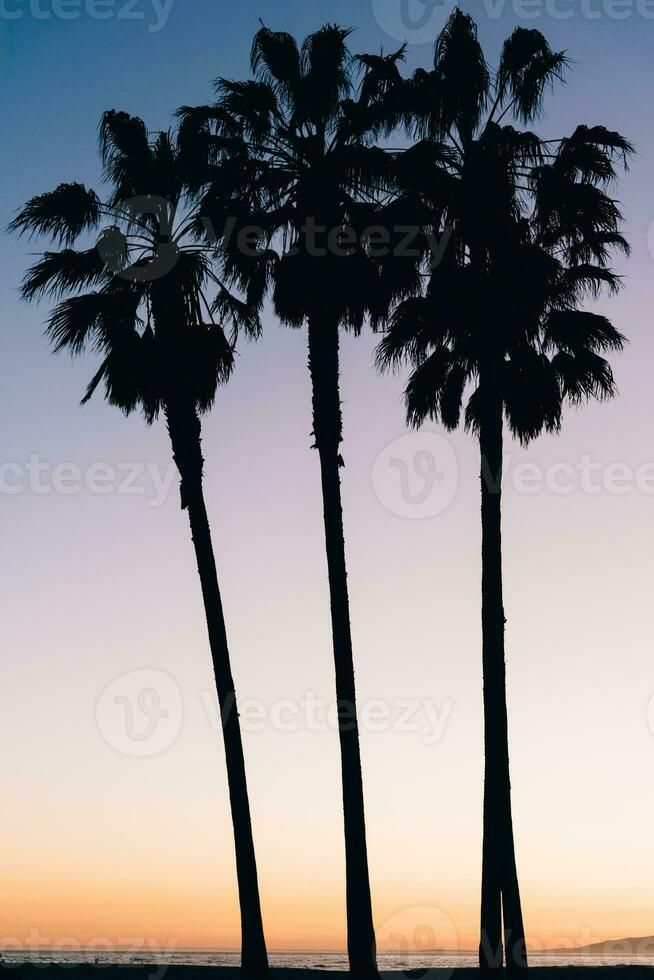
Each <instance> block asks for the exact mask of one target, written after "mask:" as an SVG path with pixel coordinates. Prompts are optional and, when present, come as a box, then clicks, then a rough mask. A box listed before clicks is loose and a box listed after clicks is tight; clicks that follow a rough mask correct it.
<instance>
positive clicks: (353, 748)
mask: <svg viewBox="0 0 654 980" xmlns="http://www.w3.org/2000/svg"><path fill="white" fill-rule="evenodd" d="M338 355H339V336H338V322H337V321H331V320H329V319H322V318H320V317H311V318H310V320H309V371H310V374H311V382H312V398H313V427H314V436H315V447H316V448H317V450H318V454H319V457H320V472H321V478H322V499H323V514H324V524H325V545H326V551H327V570H328V577H329V594H330V602H331V622H332V639H333V648H334V666H335V671H336V699H337V705H338V734H339V740H340V749H341V778H342V787H343V819H344V830H345V876H346V910H347V949H348V957H349V962H350V970H351V971H352V973H353V974H354V975H355V976H356V977H357V978H361V980H370V978H376V977H377V976H378V973H377V954H376V941H375V930H374V925H373V917H372V901H371V896H370V877H369V872H368V849H367V844H366V827H365V813H364V801H363V778H362V774H361V753H360V747H359V728H358V722H357V711H356V691H355V681H354V663H353V659H352V635H351V629H350V607H349V598H348V588H347V569H346V563H345V538H344V533H343V509H342V503H341V480H340V467H341V466H342V465H343V464H342V459H341V456H340V453H339V447H340V443H341V435H342V419H341V405H340V395H339V365H338Z"/></svg>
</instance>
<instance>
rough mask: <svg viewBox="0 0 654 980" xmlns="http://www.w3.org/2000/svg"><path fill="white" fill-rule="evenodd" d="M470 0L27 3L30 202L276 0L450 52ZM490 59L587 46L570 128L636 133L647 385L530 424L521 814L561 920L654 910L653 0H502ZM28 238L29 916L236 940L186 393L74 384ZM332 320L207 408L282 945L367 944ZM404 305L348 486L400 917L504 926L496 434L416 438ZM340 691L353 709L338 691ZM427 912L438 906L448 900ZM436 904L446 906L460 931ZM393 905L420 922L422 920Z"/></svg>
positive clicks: (19, 679) (285, 336) (364, 356)
mask: <svg viewBox="0 0 654 980" xmlns="http://www.w3.org/2000/svg"><path fill="white" fill-rule="evenodd" d="M451 7H452V5H451V3H450V2H449V0H440V2H438V0H436V2H435V3H432V2H430V3H429V4H428V5H425V4H423V3H422V0H403V3H401V2H400V0H347V2H346V0H311V2H307V0H275V2H272V0H240V2H239V3H233V2H232V3H227V2H225V0H173V3H172V5H171V4H170V3H168V4H161V3H157V2H153V0H136V2H134V0H129V3H127V0H115V2H114V0H101V2H98V0H60V2H57V0H24V2H20V0H0V39H1V43H0V80H1V89H0V98H1V99H2V119H3V134H2V141H1V144H0V154H1V159H2V173H3V180H2V184H1V186H0V219H1V221H2V224H3V226H4V225H6V224H7V223H8V222H9V220H10V219H11V217H12V215H13V214H14V213H15V211H16V209H17V208H18V207H19V206H20V205H21V204H22V203H24V202H25V201H26V200H27V199H28V198H29V197H31V196H32V195H34V194H37V193H40V192H42V191H45V190H47V189H50V188H53V187H54V186H56V185H57V184H58V183H59V182H60V181H64V180H68V181H70V180H80V181H84V182H88V183H90V184H93V185H95V186H96V187H97V186H99V184H100V168H99V163H98V158H97V125H98V121H99V118H100V115H101V113H102V112H103V111H104V110H106V109H108V108H117V109H125V110H128V111H129V112H131V113H133V114H138V115H141V116H142V117H143V118H144V119H145V120H146V122H147V124H148V125H149V127H150V128H151V129H154V130H157V129H163V128H167V127H168V125H169V124H170V119H171V115H172V113H173V112H174V111H175V109H176V108H177V107H178V106H180V105H182V104H191V105H192V104H197V103H201V102H205V101H207V100H208V99H209V98H210V95H211V84H212V81H213V80H214V79H215V78H217V77H218V76H226V77H236V78H244V77H247V76H248V73H249V67H248V57H249V47H250V43H251V38H252V35H253V33H254V31H255V30H256V29H257V27H258V24H259V18H261V19H262V20H263V21H264V22H265V23H266V24H267V25H268V26H270V27H272V28H275V29H283V30H287V31H290V32H292V33H293V34H294V35H295V36H296V37H298V38H302V37H303V36H304V35H305V34H307V33H309V32H310V31H312V30H315V29H317V28H318V27H320V26H321V25H322V24H323V23H325V22H327V21H329V22H337V23H340V24H344V25H347V26H351V27H353V28H356V30H355V31H354V33H353V35H352V38H351V46H352V49H353V50H354V51H356V52H370V51H375V52H377V51H379V50H380V48H381V47H383V48H384V50H392V49H394V48H396V47H398V46H399V44H400V43H402V42H403V41H404V40H406V41H407V42H408V48H407V70H409V69H413V68H414V67H417V66H419V65H422V66H425V67H426V66H428V65H429V62H430V58H431V53H432V44H433V39H434V37H435V35H436V33H437V32H438V30H439V29H440V28H441V27H442V25H443V23H444V21H445V19H446V17H447V15H448V13H449V12H450V10H451ZM464 9H466V10H470V12H472V13H474V15H475V17H476V18H477V21H478V25H479V35H480V38H481V40H482V43H483V44H484V47H485V50H486V52H487V57H488V60H489V61H490V62H491V63H495V62H496V58H497V54H498V51H499V49H500V45H501V43H502V41H503V39H504V38H505V37H506V36H507V35H508V34H509V33H510V32H511V30H512V29H513V28H514V27H515V26H516V25H521V26H526V27H537V28H538V29H540V30H542V31H543V32H544V33H545V34H546V36H547V38H548V40H549V41H550V43H551V45H552V46H553V47H555V48H557V49H560V48H565V49H567V50H568V53H569V56H570V58H571V61H572V64H571V67H570V69H569V71H568V73H567V76H566V84H565V85H564V86H561V87H559V88H557V90H556V92H555V93H554V94H553V95H552V96H551V97H550V98H548V100H547V102H546V113H545V116H544V118H543V120H542V121H541V122H540V123H539V127H538V128H539V132H541V133H542V134H543V135H546V136H548V137H550V138H552V137H560V136H563V135H565V134H566V133H569V132H571V130H572V129H573V128H574V126H575V125H576V124H577V123H582V122H583V123H587V124H594V123H600V124H603V125H606V126H607V127H609V128H612V129H619V130H620V131H621V132H622V133H623V134H624V135H625V136H627V137H628V138H629V139H630V140H632V141H633V143H634V144H635V146H636V148H637V151H638V152H637V155H636V156H635V157H634V159H633V162H632V166H631V169H630V172H629V173H628V174H627V175H626V176H625V178H624V180H622V182H621V186H620V188H619V190H618V192H617V196H618V197H619V198H620V200H621V202H622V206H623V210H624V214H625V234H626V235H627V238H628V239H629V240H630V242H631V244H632V248H633V253H632V257H631V259H630V260H629V261H628V262H626V261H625V260H623V259H620V261H619V263H618V264H617V268H618V270H619V271H620V272H621V273H623V275H624V289H623V291H622V292H621V294H620V295H619V296H618V297H617V298H615V299H611V300H610V301H609V300H602V301H601V302H600V303H599V307H598V308H599V309H601V310H602V311H603V312H606V313H607V314H609V315H610V316H611V318H612V319H613V322H614V323H615V324H616V326H617V327H618V328H619V329H620V330H621V331H622V332H623V333H625V334H626V335H627V336H628V338H629V340H630V344H629V347H628V349H627V350H626V351H625V352H624V353H623V354H621V355H619V356H617V357H616V358H615V363H614V367H615V373H616V379H617V383H618V386H619V389H620V395H619V397H618V398H617V399H615V400H614V401H613V402H611V403H608V404H603V405H600V406H589V407H587V408H584V409H580V410H578V411H573V410H570V411H569V412H567V414H566V417H565V425H564V430H563V432H562V434H561V435H559V436H556V437H555V436H544V437H542V438H540V439H538V440H537V441H535V442H534V443H533V444H532V445H531V446H530V447H529V448H528V449H526V450H524V449H520V448H519V447H517V446H515V445H510V444H507V466H506V473H505V480H504V488H505V498H504V502H505V512H504V571H505V603H506V612H507V619H508V624H507V657H508V703H509V723H510V739H511V753H512V755H511V762H512V784H513V799H514V822H515V833H516V847H517V856H518V865H519V869H520V878H521V885H522V891H523V902H524V909H525V920H526V929H527V935H528V937H529V940H530V943H531V945H532V947H533V948H542V947H546V946H548V945H550V946H562V945H579V944H582V943H584V942H589V941H595V940H601V939H604V938H607V937H618V936H626V935H632V936H633V935H650V934H651V933H653V932H654V924H653V922H652V919H651V909H652V907H653V904H654V903H653V899H654V854H653V852H652V846H651V813H652V808H653V806H654V775H653V773H654V767H653V762H654V701H652V697H653V696H654V657H653V650H652V635H653V623H652V611H651V610H652V602H651V596H652V591H653V589H654V440H653V438H652V426H651V418H652V409H653V407H654V405H653V402H654V395H653V394H652V386H651V369H650V365H651V364H652V363H653V362H654V335H653V333H652V330H651V327H650V322H651V316H652V309H653V307H654V304H653V302H652V300H653V296H652V293H653V287H652V282H653V276H652V273H653V271H654V264H653V262H654V259H653V257H652V251H651V249H652V248H654V230H653V229H654V225H653V224H652V222H654V195H653V193H652V182H651V173H652V166H653V165H654V135H653V127H652V122H651V120H652V113H651V92H652V91H654V62H653V61H652V57H651V51H652V37H653V32H654V19H653V18H654V4H652V3H648V2H647V0H638V2H637V0H633V3H632V2H630V0H584V2H580V0H556V2H555V0H523V2H520V0H507V2H505V3H503V2H501V0H484V2H483V3H480V2H477V3H475V5H474V10H472V9H471V7H470V6H469V5H468V4H464ZM38 248H39V245H38V244H35V243H33V242H32V243H30V242H28V241H23V240H18V239H16V238H15V237H10V236H7V235H2V236H0V323H1V324H2V330H1V331H0V393H1V395H0V397H1V401H2V411H1V412H0V555H1V556H2V561H1V562H0V603H1V614H0V637H1V640H0V671H1V673H0V678H1V682H0V736H1V744H2V783H3V805H2V807H0V838H1V839H2V842H3V848H2V849H3V859H2V862H1V866H0V946H10V945H13V946H18V947H26V946H27V947H28V948H29V947H31V946H37V945H39V944H41V945H47V946H52V945H57V944H59V945H61V944H63V945H66V944H68V945H77V946H79V945H81V946H85V945H100V944H121V945H140V946H150V947H152V948H162V947H165V948H168V949H172V948H182V947H210V948H220V949H231V948H235V947H237V946H238V940H239V929H238V905H237V896H236V885H235V872H234V862H233V856H232V839H231V827H230V819H229V811H228V801H227V790H226V777H225V769H224V757H223V749H222V742H221V736H220V733H219V731H218V730H217V728H216V717H215V708H214V701H213V698H212V693H211V692H212V676H211V668H210V660H209V651H208V644H207V638H206V633H205V625H204V619H203V614H202V608H201V595H200V589H199V582H198V580H197V574H196V571H195V564H194V557H193V550H192V545H191V540H190V534H189V531H188V526H187V519H186V516H185V515H184V514H183V513H182V512H181V510H180V507H179V497H178V491H177V482H176V478H175V474H174V471H173V469H172V467H171V460H170V450H169V446H168V442H167V438H166V434H165V431H164V428H163V426H162V424H161V423H157V424H155V425H154V426H153V427H152V428H148V427H147V426H146V425H145V423H144V422H143V421H142V420H141V419H140V418H138V417H131V418H129V419H126V418H124V417H123V416H122V415H121V414H120V413H119V412H117V411H116V410H115V409H112V408H110V407H108V406H106V405H105V404H104V403H103V401H102V399H101V398H98V399H96V400H94V402H92V403H91V404H90V405H88V406H86V407H84V408H83V409H82V408H80V407H79V400H80V397H81V395H82V393H83V390H84V386H85V384H86V382H87V381H88V379H89V378H90V376H91V374H92V373H93V371H94V369H95V366H96V364H95V361H94V360H93V357H91V356H89V357H85V358H82V359H80V360H78V361H75V362H74V363H71V362H70V361H69V360H68V358H67V357H66V356H58V357H53V356H52V355H51V354H50V353H49V350H48V344H47V342H46V340H45V339H44V337H43V323H44V319H45V317H46V315H47V310H48V306H47V303H43V304H41V305H40V306H32V307H28V306H26V305H24V304H22V303H21V302H20V301H19V298H18V284H19V283H20V280H21V276H22V274H23V272H24V270H25V268H26V266H27V264H28V263H29V262H30V258H31V257H32V256H33V253H34V252H35V251H37V250H38ZM305 341H306V337H305V335H304V332H300V331H291V330H288V329H285V328H282V327H281V326H280V325H279V324H278V323H276V322H275V319H274V317H273V316H272V314H271V313H270V312H266V315H265V323H264V332H263V337H262V339H261V340H260V341H259V342H258V343H257V344H253V345H248V346H245V347H243V348H242V349H241V351H240V356H239V358H238V365H237V370H236V372H235V374H234V377H233V379H232V380H231V381H230V383H229V385H228V386H227V387H226V388H225V389H224V390H222V391H221V392H220V394H219V397H218V400H217V403H216V406H215V409H214V411H213V412H212V414H211V416H210V417H209V418H208V419H207V420H206V422H205V425H204V450H205V456H206V460H207V463H206V495H207V505H208V509H209V513H210V518H211V523H212V529H213V533H214V539H215V548H216V553H217V560H218V567H219V574H220V579H221V586H222V589H223V598H224V604H225V610H226V615H227V621H228V630H229V637H230V643H231V651H232V657H233V667H234V673H235V677H236V682H237V688H238V692H239V696H240V702H241V711H242V722H243V727H244V741H245V750H246V758H247V768H248V777H249V787H250V796H251V803H252V810H253V823H254V832H255V840H256V845H257V854H258V860H259V873H260V880H261V889H262V898H263V911H264V919H265V927H266V933H267V937H268V942H269V946H270V948H271V949H277V950H282V949H284V950H288V949H326V950H328V949H334V950H337V949H342V948H343V947H344V932H345V925H344V867H343V864H344V861H343V846H342V817H341V810H340V786H339V763H338V739H337V734H336V731H335V728H334V725H333V713H332V708H331V707H330V706H332V705H333V701H334V680H333V667H332V659H331V642H330V630H329V600H328V591H327V577H326V566H325V558H324V550H323V531H322V517H321V502H320V487H319V473H318V460H317V457H316V454H315V452H312V451H311V449H310V445H311V438H310V432H311V421H310V392H309V385H308V378H307V370H306V349H305ZM375 344H376V338H375V337H374V336H372V335H371V334H369V333H364V334H363V335H362V336H361V337H360V338H358V339H354V338H350V337H347V338H345V339H344V341H343V347H342V398H343V410H344V423H345V438H344V445H343V455H344V458H345V463H346V466H345V469H344V470H343V471H342V476H343V495H344V510H345V529H346V537H347V549H348V563H349V582H350V590H351V606H352V628H353V637H354V651H355V661H356V671H357V683H358V693H359V700H360V708H361V712H362V736H361V742H362V754H363V766H364V780H365V794H366V813H367V820H368V838H369V852H370V853H369V857H370V871H371V883H372V892H373V903H374V912H375V922H376V926H377V930H378V935H379V941H380V946H381V948H388V947H394V948H397V946H398V943H399V944H406V945H407V946H408V948H416V946H419V944H420V942H421V937H422V936H424V935H428V936H433V937H435V944H436V945H439V946H447V947H449V948H452V947H458V948H461V949H465V948H471V947H474V945H475V944H476V942H477V924H478V903H479V887H480V864H481V803H482V751H483V746H482V706H481V636H480V632H481V630H480V527H479V500H478V486H479V484H478V475H477V470H478V460H477V455H476V447H475V444H474V441H473V440H472V439H470V438H469V437H467V436H466V435H465V434H463V433H457V434H455V435H454V436H445V435H444V434H443V433H442V432H440V431H439V430H438V429H437V428H436V427H435V426H429V425H428V426H425V427H424V428H423V429H422V430H421V431H420V432H419V433H414V434H408V433H407V430H406V427H405V421H404V412H403V406H402V398H401V394H402V378H401V377H394V376H385V377H379V376H378V375H377V374H376V373H375V371H374V369H373V364H372V357H373V351H374V347H375ZM330 719H331V720H330ZM425 929H426V930H427V931H426V932H425ZM429 930H432V932H429ZM398 937H400V938H399V939H398Z"/></svg>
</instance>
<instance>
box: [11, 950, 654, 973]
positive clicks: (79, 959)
mask: <svg viewBox="0 0 654 980" xmlns="http://www.w3.org/2000/svg"><path fill="white" fill-rule="evenodd" d="M1 956H2V963H3V964H4V965H6V966H10V965H12V964H19V963H35V964H39V965H44V966H45V965H46V964H51V963H57V964H61V965H67V966H78V965H82V964H96V965H97V966H98V967H102V966H109V965H123V966H150V965H152V966H159V967H161V968H163V967H166V966H238V965H239V959H240V957H239V954H238V953H236V952H233V953H230V952H214V951H207V950H175V951H172V952H171V951H168V952H164V951H161V952H156V951H154V952H153V951H149V950H138V951H126V950H106V949H104V950H95V949H84V950H70V949H68V950H63V949H61V950H20V951H19V950H5V951H3V952H2V953H1ZM378 962H379V969H380V973H381V974H382V978H383V976H384V974H385V973H395V974H397V973H407V974H409V975H410V978H411V980H420V974H421V973H423V978H424V980H428V977H427V976H426V973H427V971H429V970H430V969H455V968H456V967H475V966H477V957H476V955H475V954H473V953H465V952H461V953H438V954H433V953H432V954H429V953H426V954H422V953H412V954H410V955H408V956H407V955H398V954H395V953H380V955H379V957H378ZM529 962H530V964H531V965H532V966H620V965H639V966H654V955H652V954H648V955H640V956H638V955H631V956H630V955H619V956H618V955H612V956H574V955H571V956H567V955H561V954H557V955H549V956H548V955H547V954H542V953H540V954H539V953H533V954H532V955H531V956H530V958H529ZM270 965H271V966H273V967H285V968H289V967H290V968H293V969H298V970H300V969H312V970H325V972H330V971H335V970H343V971H346V970H347V957H346V956H345V954H343V953H320V952H315V953H271V954H270ZM157 972H158V975H159V977H161V976H162V975H163V972H164V971H163V969H161V970H159V971H157Z"/></svg>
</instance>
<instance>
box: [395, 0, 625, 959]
mask: <svg viewBox="0 0 654 980" xmlns="http://www.w3.org/2000/svg"><path fill="white" fill-rule="evenodd" d="M564 66H565V55H564V54H563V53H562V52H558V53H557V52H552V51H551V50H550V48H549V47H548V45H547V42H546V41H545V39H544V38H543V36H542V35H541V34H540V33H539V32H538V31H532V30H524V29H522V28H518V29H517V30H515V31H514V33H513V34H512V35H511V36H510V37H509V38H508V39H507V41H506V42H505V44H504V47H503V50H502V55H501V59H500V63H499V67H498V70H497V71H496V72H495V73H491V72H490V71H489V69H488V67H487V65H486V62H485V59H484V55H483V52H482V49H481V46H480V44H479V42H478V40H477V35H476V27H475V24H474V22H473V21H472V20H471V18H470V17H468V16H467V15H465V14H463V13H461V11H459V10H456V11H455V12H454V13H453V14H452V16H451V17H450V19H449V21H448V23H447V25H446V27H445V28H444V30H443V32H442V33H441V34H440V36H439V37H438V39H437V42H436V49H435V58H434V69H433V71H431V72H425V71H422V70H418V71H416V72H415V74H414V75H413V77H412V78H411V79H410V80H408V81H407V82H402V83H400V84H398V85H395V86H393V88H392V91H391V92H390V94H389V96H388V98H387V100H386V126H387V128H389V129H390V128H392V127H393V126H394V125H396V124H397V123H398V122H402V123H403V124H404V125H405V126H407V127H408V128H409V129H410V130H412V131H414V132H415V133H417V135H418V136H419V137H421V138H420V140H419V142H418V143H416V144H415V145H414V146H412V147H411V148H410V149H408V150H407V151H406V152H405V153H404V155H403V156H402V157H401V158H400V159H399V160H398V167H400V169H401V175H402V179H403V180H404V181H405V183H406V184H407V186H411V187H412V188H413V190H414V192H415V193H421V194H422V195H423V196H424V198H425V200H426V201H428V202H429V203H430V206H431V209H432V214H433V219H432V220H433V223H434V226H435V227H436V228H437V229H440V230H441V231H442V230H443V229H444V228H448V229H449V233H450V235H451V238H450V241H449V247H448V249H447V251H446V252H445V256H444V259H443V261H442V262H441V263H440V264H439V265H437V266H436V268H430V269H429V272H428V278H427V286H426V289H425V291H424V294H423V295H422V296H419V297H414V298H411V299H408V300H406V301H405V302H404V303H402V304H400V305H399V306H398V307H397V309H396V310H395V311H394V313H393V315H392V317H391V322H390V327H389V330H388V332H387V334H386V336H385V337H384V339H383V340H382V342H381V344H380V346H379V349H378V362H379V364H380V366H381V367H388V366H397V365H400V364H402V363H405V362H407V363H409V364H410V365H411V366H412V368H413V371H412V373H411V376H410V379H409V382H408V387H407V389H406V405H407V413H408V420H409V422H410V424H412V425H413V426H419V425H420V424H421V423H422V422H423V421H424V420H425V419H428V418H429V419H433V420H438V421H440V422H441V423H442V424H443V425H444V426H445V428H446V429H455V428H456V427H457V426H458V424H459V419H460V415H461V410H462V407H463V405H464V403H465V406H466V408H465V425H466V428H467V429H469V430H471V431H472V432H474V434H475V435H476V436H477V438H478V440H479V446H480V450H481V514H482V632H483V688H484V698H483V700H484V742H485V777H484V816H483V862H482V865H483V866H482V895H481V942H480V951H479V956H480V966H481V967H482V968H485V969H490V968H491V967H498V968H499V967H501V966H502V960H503V942H502V921H503V925H504V943H505V945H506V963H507V968H508V969H509V970H511V971H514V970H517V969H520V968H521V967H524V968H526V966H527V955H526V946H525V932H524V923H523V915H522V906H521V901H520V889H519V885H518V874H517V868H516V857H515V847H514V839H513V822H512V813H511V792H510V778H509V750H508V725H507V706H506V675H505V653H504V626H505V617H504V604H503V594H502V552H501V478H502V455H503V423H504V420H506V422H507V423H508V426H509V429H510V431H511V434H512V435H513V436H515V437H517V438H518V439H519V440H520V441H521V442H523V443H527V442H528V441H529V440H531V439H534V438H535V437H536V436H537V435H539V434H540V433H541V432H543V431H548V432H555V431H557V430H558V429H559V428H560V425H561V413H562V407H563V404H564V402H565V401H566V400H567V401H569V402H572V403H573V404H577V403H579V402H581V401H583V400H585V399H589V398H600V399H601V398H606V397H609V396H611V395H612V394H613V392H614V382H613V376H612V373H611V368H610V366H609V364H608V363H607V361H606V360H605V358H604V357H603V356H602V355H604V354H605V353H606V352H607V351H616V350H620V349H621V347H622V346H623V342H624V338H623V337H622V336H621V335H620V334H619V333H618V332H617V331H616V330H615V329H614V327H613V326H612V325H611V323H610V322H609V321H608V320H607V319H606V318H605V317H603V316H600V315H598V314H595V313H591V312H586V311H583V310H582V309H581V305H582V303H583V302H584V300H585V298H587V297H589V296H590V297H595V296H597V295H598V294H599V292H600V291H601V290H602V288H603V287H606V288H608V289H609V290H610V291H611V290H613V291H614V290H616V289H617V288H618V285H619V279H618V277H617V276H616V275H615V273H614V272H612V271H611V269H610V268H608V266H607V262H608V258H609V252H610V249H611V248H612V247H617V248H619V249H622V250H624V251H627V244H626V242H625V240H624V239H623V238H622V236H621V235H620V234H619V232H618V224H619V220H620V217H621V216H620V213H619V210H618V208H617V206H616V204H615V202H614V201H612V200H611V198H610V197H609V196H608V194H607V193H606V189H607V185H608V184H609V182H610V181H612V180H613V179H614V177H615V168H614V163H615V161H616V159H622V161H623V162H624V163H625V165H626V157H627V154H628V153H629V152H630V151H631V147H630V145H629V144H628V143H627V142H626V140H624V139H623V138H622V137H621V136H620V135H619V134H617V133H613V132H609V131H608V130H606V129H604V128H602V127H599V126H596V127H592V128H589V127H586V126H579V127H578V128H577V129H576V130H575V131H574V132H573V133H572V135H571V136H569V137H568V138H566V139H560V140H549V141H548V140H542V139H540V138H539V137H538V136H536V135H535V134H534V133H533V132H530V131H529V130H524V129H522V130H521V129H516V128H514V126H513V125H509V124H508V121H507V122H504V123H503V122H502V120H504V119H505V118H506V117H509V118H512V119H513V120H514V121H517V122H521V123H523V124H529V123H531V122H533V121H534V119H535V118H536V117H537V116H538V115H539V113H540V110H541V105H542V99H543V94H544V90H545V88H546V86H548V85H549V84H551V83H552V82H553V80H555V79H558V78H559V77H560V76H561V72H562V70H563V68H564ZM430 258H431V257H430ZM432 265H433V263H432Z"/></svg>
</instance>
